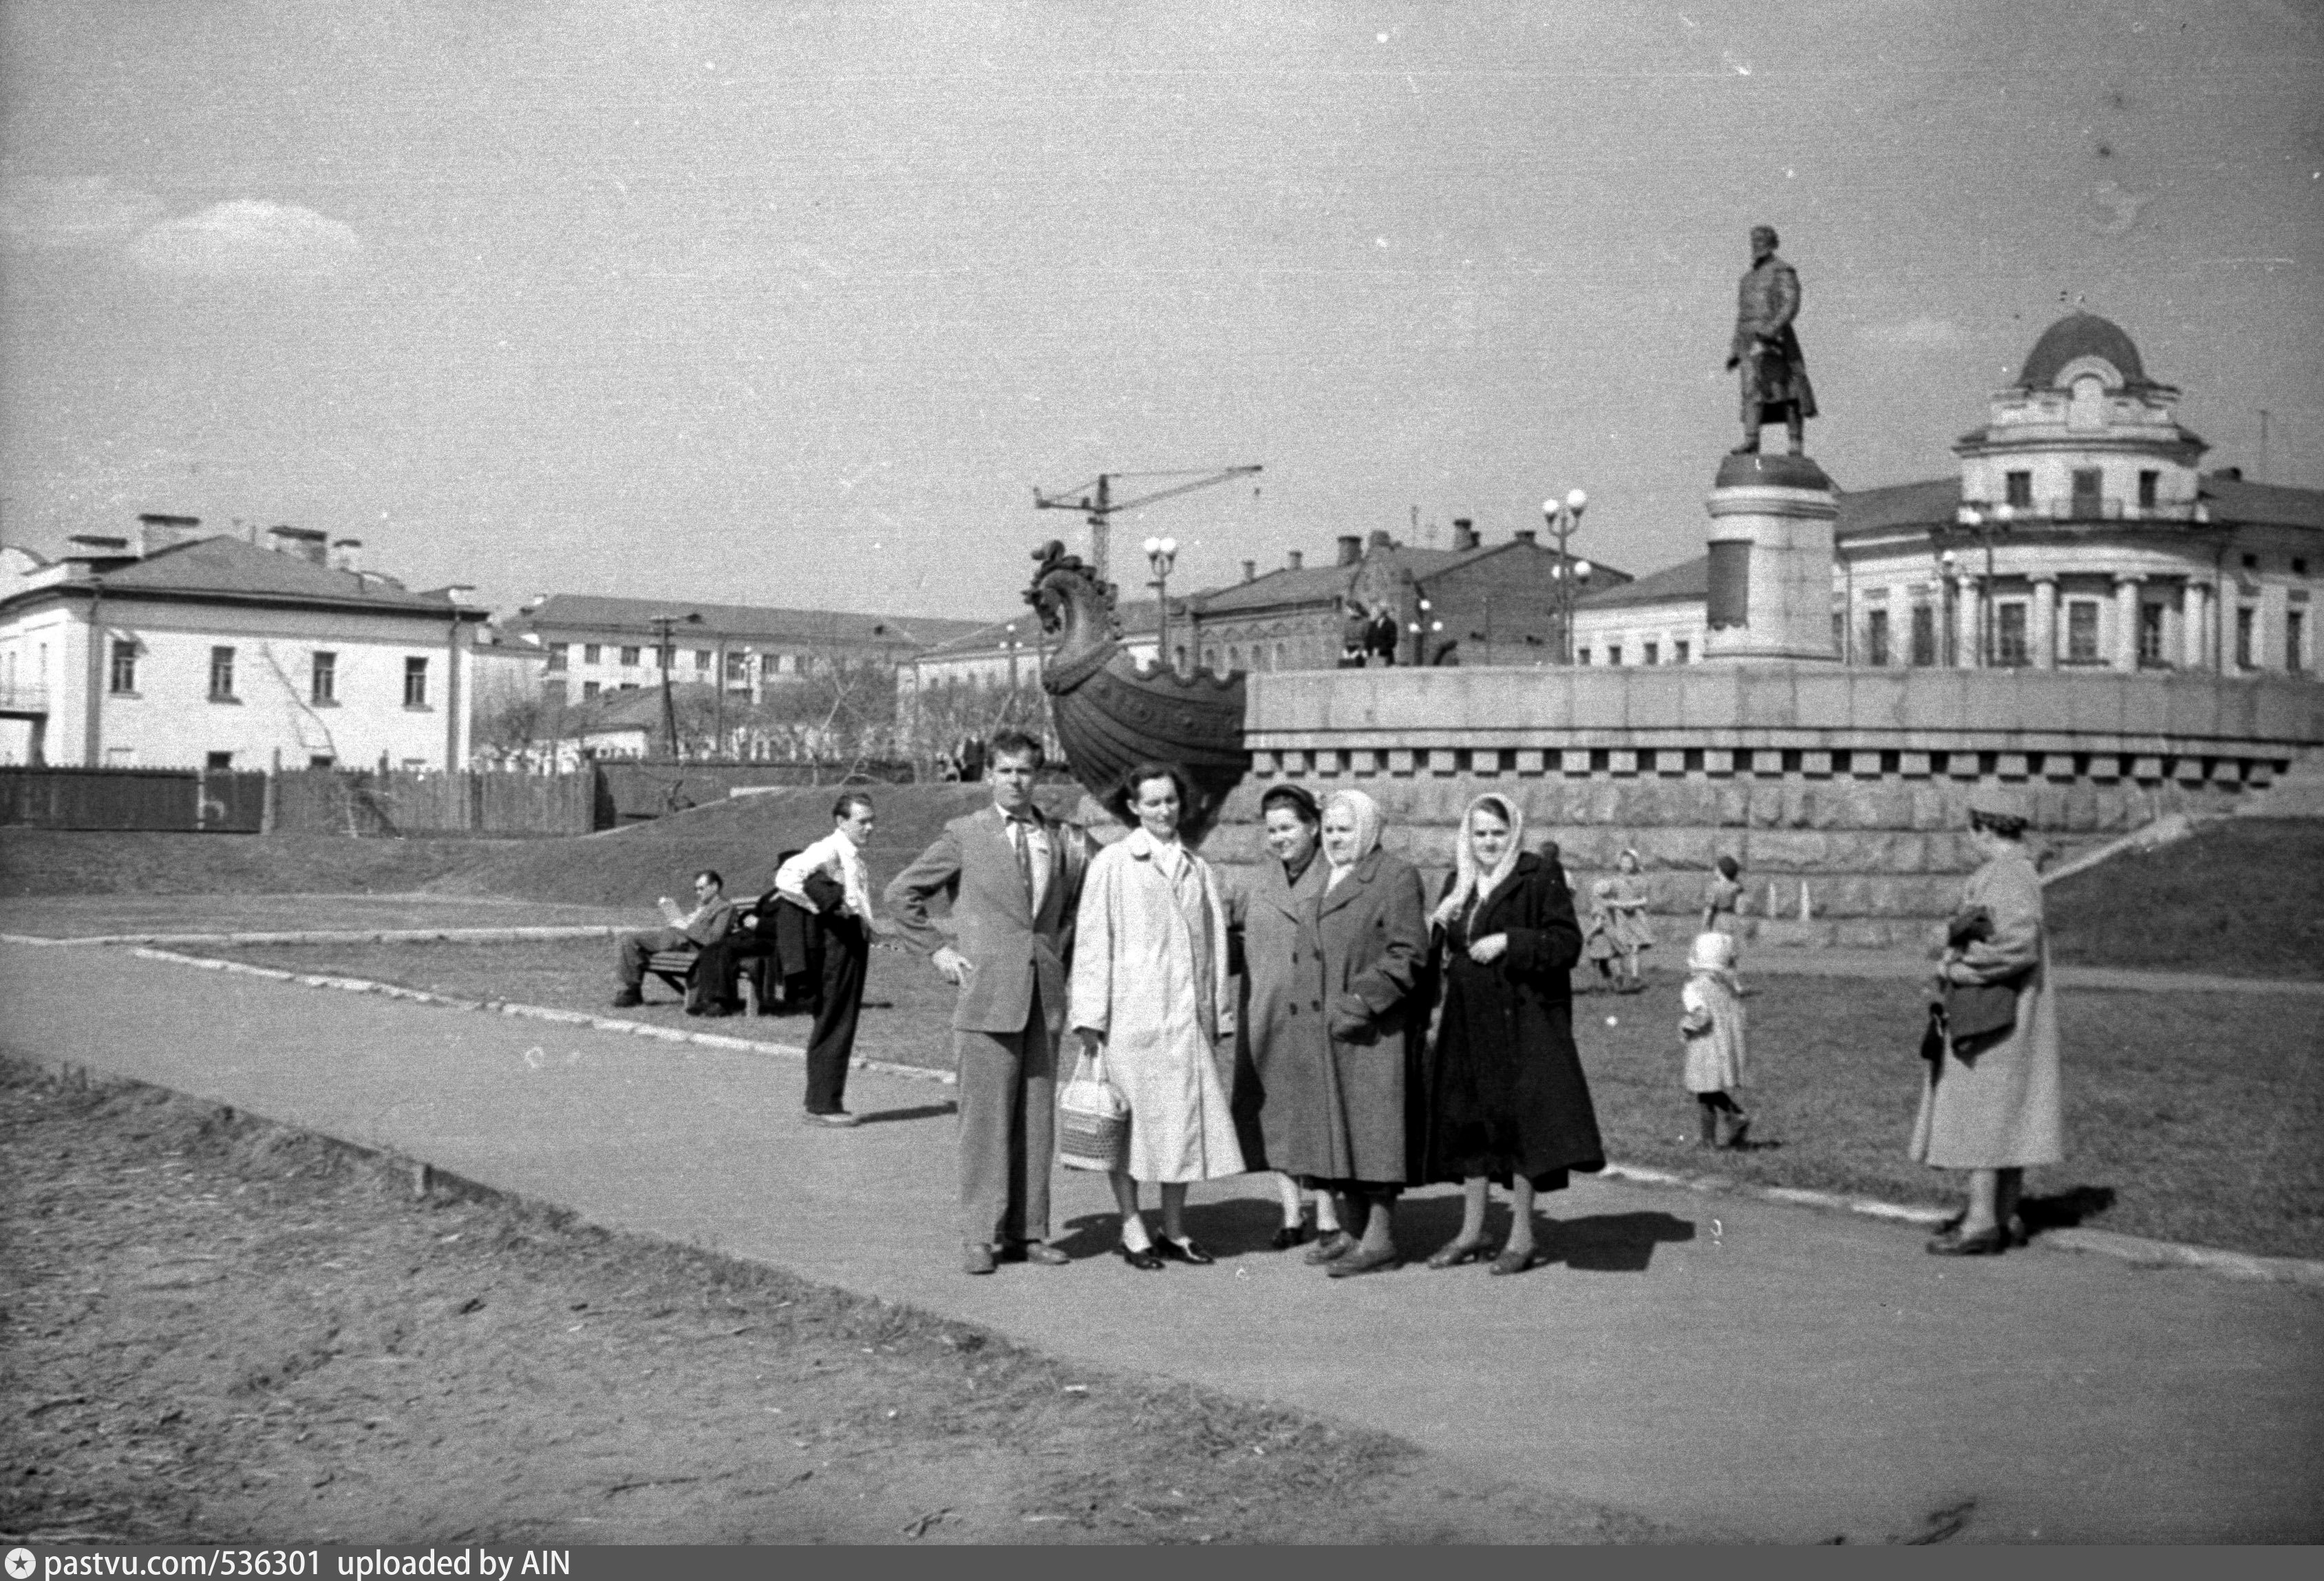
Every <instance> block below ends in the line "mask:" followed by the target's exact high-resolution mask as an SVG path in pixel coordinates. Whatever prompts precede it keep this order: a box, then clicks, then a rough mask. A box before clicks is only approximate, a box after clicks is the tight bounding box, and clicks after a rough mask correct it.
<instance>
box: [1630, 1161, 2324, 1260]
mask: <svg viewBox="0 0 2324 1581" xmlns="http://www.w3.org/2000/svg"><path fill="white" fill-rule="evenodd" d="M1602 1174H1603V1175H1604V1178H1605V1179H1609V1180H1623V1181H1628V1182H1629V1183H1630V1184H1632V1185H1637V1186H1660V1187H1665V1188H1672V1187H1675V1188H1679V1189H1682V1190H1687V1191H1701V1192H1716V1193H1719V1194H1720V1195H1722V1196H1730V1197H1758V1198H1760V1199H1761V1200H1763V1201H1767V1202H1782V1203H1788V1204H1790V1205H1792V1206H1793V1207H1815V1208H1823V1209H1826V1210H1837V1211H1840V1212H1842V1213H1853V1214H1860V1215H1862V1216H1865V1217H1867V1218H1878V1219H1890V1220H1895V1221H1901V1222H1903V1223H1906V1224H1914V1225H1939V1224H1942V1223H1943V1222H1944V1221H1945V1220H1946V1219H1948V1218H1950V1217H1951V1215H1950V1214H1949V1213H1947V1212H1946V1211H1945V1210H1944V1209H1943V1208H1941V1207H1916V1206H1914V1205H1912V1204H1908V1203H1901V1202H1883V1201H1881V1200H1880V1199H1879V1198H1878V1197H1849V1196H1846V1195H1843V1194H1842V1193H1840V1192H1837V1191H1810V1190H1805V1189H1803V1188H1799V1187H1796V1186H1754V1185H1750V1184H1748V1183H1746V1182H1743V1181H1740V1180H1737V1179H1732V1178H1731V1177H1729V1176H1726V1175H1686V1174H1682V1173H1680V1172H1678V1171H1677V1170H1653V1169H1646V1168H1644V1167H1642V1166H1639V1165H1636V1164H1614V1163H1609V1164H1608V1165H1607V1166H1606V1168H1605V1170H1603V1171H1602ZM2040 1239H2041V1243H2042V1244H2043V1245H2045V1246H2054V1247H2056V1248H2058V1249H2059V1250H2061V1251H2064V1252H2093V1253H2098V1254H2099V1255H2101V1256H2105V1257H2118V1258H2120V1259H2122V1260H2123V1261H2124V1262H2129V1263H2133V1264H2135V1265H2138V1266H2141V1267H2148V1268H2159V1267H2165V1266H2173V1267H2180V1268H2197V1269H2200V1270H2202V1271H2204V1272H2206V1273H2216V1274H2219V1275H2222V1276H2224V1277H2226V1278H2228V1279H2241V1280H2252V1281H2259V1282H2261V1283H2266V1284H2290V1285H2300V1286H2302V1287H2304V1288H2306V1289H2309V1290H2324V1262H2318V1261H2315V1260H2312V1259H2310V1258H2305V1257H2263V1256H2261V1255H2259V1254H2258V1253H2252V1252H2230V1251H2227V1249H2225V1248H2224V1247H2219V1246H2194V1245H2190V1244H2186V1243H2185V1242H2182V1241H2154V1240H2149V1239H2148V1238H2146V1237H2145V1236H2144V1235H2125V1234H2116V1232H2115V1231H2112V1230H2086V1229H2082V1228H2080V1227H2079V1226H2070V1227H2066V1228H2062V1229H2055V1230H2043V1232H2042V1233H2041V1236H2040Z"/></svg>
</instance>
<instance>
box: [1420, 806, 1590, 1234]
mask: <svg viewBox="0 0 2324 1581" xmlns="http://www.w3.org/2000/svg"><path fill="white" fill-rule="evenodd" d="M1524 833H1525V819H1524V816H1523V815H1522V814H1521V813H1520V812H1519V811H1518V810H1517V805H1516V804H1515V803H1514V802H1512V801H1510V800H1508V798H1506V797H1502V796H1498V795H1492V794H1487V795H1483V796H1480V797H1478V798H1477V799H1476V800H1474V801H1471V803H1470V804H1469V807H1468V810H1467V811H1466V812H1465V813H1463V814H1462V819H1461V833H1460V837H1459V842H1458V846H1457V855H1458V862H1459V865H1458V867H1457V869H1456V870H1455V872H1454V873H1453V874H1452V878H1451V880H1450V881H1448V882H1447V883H1446V885H1445V888H1444V895H1443V899H1442V900H1441V901H1439V902H1438V903H1437V907H1436V910H1435V911H1434V912H1433V913H1431V916H1430V921H1431V922H1432V923H1433V924H1434V927H1435V929H1437V934H1436V941H1437V959H1438V961H1439V962H1440V963H1441V964H1440V968H1439V969H1440V972H1441V980H1442V982H1443V1017H1442V1019H1441V1020H1440V1022H1438V1028H1437V1035H1436V1048H1435V1057H1434V1070H1433V1072H1432V1079H1431V1086H1430V1105H1429V1135H1428V1173H1429V1179H1434V1180H1459V1181H1460V1182H1462V1185H1463V1187H1464V1188H1466V1196H1465V1197H1464V1199H1463V1202H1462V1214H1461V1230H1460V1233H1459V1234H1456V1235H1455V1236H1454V1237H1453V1238H1452V1240H1451V1241H1449V1242H1447V1243H1445V1244H1444V1245H1443V1246H1442V1247H1440V1248H1438V1250H1437V1252H1436V1253H1435V1254H1434V1256H1432V1257H1430V1258H1429V1260H1428V1266H1429V1267H1431V1268H1452V1267H1455V1266H1457V1265H1459V1264H1461V1263H1463V1262H1476V1261H1478V1260H1479V1259H1480V1258H1481V1257H1483V1255H1484V1250H1485V1203H1486V1195H1487V1190H1488V1188H1489V1183H1490V1182H1492V1181H1496V1180H1498V1181H1499V1182H1500V1183H1501V1184H1502V1185H1503V1186H1505V1187H1507V1188H1508V1190H1509V1194H1510V1197H1511V1204H1510V1206H1511V1213H1510V1219H1509V1234H1508V1240H1507V1241H1506V1242H1505V1243H1504V1244H1503V1245H1502V1247H1501V1251H1500V1253H1499V1255H1498V1256H1496V1257H1495V1258H1494V1259H1493V1262H1492V1271H1493V1272H1495V1273H1521V1272H1523V1271H1525V1270H1526V1269H1528V1268H1530V1267H1532V1266H1533V1265H1534V1262H1535V1252H1534V1230H1533V1206H1534V1197H1535V1193H1536V1192H1542V1191H1561V1190H1563V1189H1564V1188H1565V1186H1566V1183H1567V1177H1568V1175H1569V1173H1570V1172H1572V1171H1574V1170H1580V1171H1582V1172H1583V1173H1585V1174H1587V1173H1592V1172H1594V1171H1596V1170H1602V1169H1604V1168H1605V1167H1606V1149H1605V1144H1604V1143H1603V1142H1600V1140H1599V1135H1598V1116H1597V1112H1596V1110H1595V1109H1594V1108H1593V1107H1592V1106H1591V1102H1590V1084H1589V1082H1588V1080H1587V1079H1586V1078H1585V1077H1583V1075H1582V1059H1581V1056H1580V1055H1579V1054H1577V1053H1576V1052H1575V1050H1574V1047H1573V1013H1572V1012H1573V997H1572V995H1573V989H1572V978H1571V977H1570V975H1569V974H1570V973H1571V971H1572V966H1573V963H1574V962H1575V961H1576V960H1577V959H1579V958H1580V957H1581V955H1582V929H1581V928H1580V927H1579V926H1578V925H1577V924H1576V923H1575V922H1574V920H1573V898H1572V895H1571V894H1570V893H1569V892H1567V889H1566V884H1565V874H1564V871H1563V869H1562V868H1561V867H1560V866H1559V865H1558V864H1556V863H1555V862H1553V861H1549V860H1547V859H1545V858H1544V857H1541V856H1538V855H1534V854H1533V853H1531V852H1528V851H1526V850H1524V849H1523V848H1522V844H1521V842H1522V839H1523V836H1524Z"/></svg>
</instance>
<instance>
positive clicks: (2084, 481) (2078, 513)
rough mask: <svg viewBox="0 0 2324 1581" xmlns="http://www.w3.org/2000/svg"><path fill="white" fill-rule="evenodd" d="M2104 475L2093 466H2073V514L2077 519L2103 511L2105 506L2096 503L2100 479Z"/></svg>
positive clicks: (2085, 518)
mask: <svg viewBox="0 0 2324 1581" xmlns="http://www.w3.org/2000/svg"><path fill="white" fill-rule="evenodd" d="M2103 476H2105V475H2104V474H2103V473H2101V472H2100V471H2099V470H2098V468H2097V467H2075V468H2074V515H2075V517H2076V519H2077V520H2087V519H2089V518H2090V517H2093V516H2098V515H2102V514H2104V513H2105V507H2104V506H2102V505H2100V504H2098V496H2099V493H2100V480H2101V479H2102V478H2103Z"/></svg>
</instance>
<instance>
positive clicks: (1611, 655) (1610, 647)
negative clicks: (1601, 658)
mask: <svg viewBox="0 0 2324 1581" xmlns="http://www.w3.org/2000/svg"><path fill="white" fill-rule="evenodd" d="M1621 661H1622V644H1621V643H1607V644H1606V662H1607V663H1609V664H1619V663H1621Z"/></svg>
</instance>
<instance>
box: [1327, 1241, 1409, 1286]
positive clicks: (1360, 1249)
mask: <svg viewBox="0 0 2324 1581" xmlns="http://www.w3.org/2000/svg"><path fill="white" fill-rule="evenodd" d="M1403 1266H1404V1259H1403V1258H1401V1257H1398V1256H1397V1254H1396V1248H1395V1247H1393V1246H1389V1247H1388V1248H1386V1249H1384V1250H1381V1251H1378V1252H1374V1251H1369V1250H1368V1249H1366V1248H1365V1247H1364V1246H1363V1245H1361V1244H1358V1246H1357V1247H1356V1249H1355V1250H1354V1251H1352V1252H1351V1253H1348V1254H1347V1255H1346V1256H1344V1257H1342V1258H1340V1259H1339V1260H1338V1261H1337V1262H1333V1264H1332V1265H1331V1266H1330V1267H1328V1268H1326V1269H1324V1270H1323V1277H1324V1278H1325V1279H1353V1278H1355V1277H1356V1276H1357V1275H1358V1274H1361V1273H1378V1272H1380V1271H1383V1270H1386V1269H1390V1268H1401V1267H1403Z"/></svg>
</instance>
